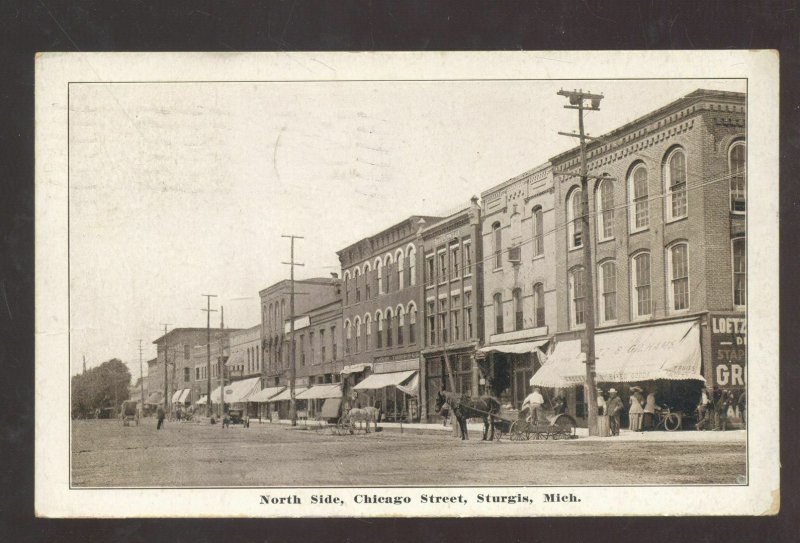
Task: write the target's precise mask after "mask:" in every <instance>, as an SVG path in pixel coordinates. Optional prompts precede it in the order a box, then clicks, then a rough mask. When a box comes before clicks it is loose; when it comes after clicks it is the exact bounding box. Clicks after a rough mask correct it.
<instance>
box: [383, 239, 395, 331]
mask: <svg viewBox="0 0 800 543" xmlns="http://www.w3.org/2000/svg"><path fill="white" fill-rule="evenodd" d="M393 264H394V260H393V259H392V255H390V254H389V255H386V257H385V258H384V262H383V270H384V274H385V276H384V279H383V281H384V283H383V288H384V290H385V291H386V292H387V293H389V292H391V291H392V282H391V277H392V274H391V272H392V268H393ZM387 346H388V345H387Z"/></svg>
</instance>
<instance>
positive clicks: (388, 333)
mask: <svg viewBox="0 0 800 543" xmlns="http://www.w3.org/2000/svg"><path fill="white" fill-rule="evenodd" d="M385 319H386V346H387V347H391V346H392V343H393V342H392V327H393V326H394V319H393V317H392V310H391V309H387V310H386V317H385Z"/></svg>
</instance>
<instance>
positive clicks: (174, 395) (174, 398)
mask: <svg viewBox="0 0 800 543" xmlns="http://www.w3.org/2000/svg"><path fill="white" fill-rule="evenodd" d="M181 394H183V390H176V391H175V392H173V393H172V403H178V402H179V401H181Z"/></svg>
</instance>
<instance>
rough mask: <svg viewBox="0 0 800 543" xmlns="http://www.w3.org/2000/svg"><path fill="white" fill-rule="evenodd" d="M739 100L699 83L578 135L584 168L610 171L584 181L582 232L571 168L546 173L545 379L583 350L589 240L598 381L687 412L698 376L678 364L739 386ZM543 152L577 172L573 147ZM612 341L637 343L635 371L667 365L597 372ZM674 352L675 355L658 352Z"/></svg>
mask: <svg viewBox="0 0 800 543" xmlns="http://www.w3.org/2000/svg"><path fill="white" fill-rule="evenodd" d="M745 98H746V97H745V95H744V94H741V93H732V92H722V91H711V90H702V89H701V90H697V91H695V92H692V93H690V94H688V95H686V96H684V97H683V98H681V99H679V100H676V101H675V102H672V103H671V104H668V105H666V106H665V107H663V108H660V109H658V110H656V111H653V112H652V113H649V114H647V115H645V116H643V117H641V118H639V119H636V120H635V121H633V122H630V123H628V124H626V125H624V126H622V127H620V128H618V129H616V130H614V131H612V132H610V133H608V134H605V135H604V136H602V137H600V138H597V139H596V140H593V141H592V142H591V143H589V144H588V148H587V158H588V168H589V174H590V175H593V176H607V177H608V179H602V180H592V182H591V183H590V188H589V190H590V195H589V202H590V203H589V213H590V217H591V221H590V228H589V231H588V232H583V231H582V226H581V222H580V219H581V215H582V213H581V209H580V205H579V203H578V202H579V198H580V183H579V179H578V178H577V177H573V176H558V177H557V180H556V182H555V183H554V186H555V191H554V202H555V224H557V225H563V227H561V228H558V229H557V230H556V232H555V242H556V243H555V245H556V251H555V253H556V269H555V275H556V289H555V290H556V304H557V310H556V311H555V320H550V315H549V314H548V322H549V323H551V324H555V329H554V331H555V339H556V344H555V349H554V350H552V352H551V355H550V357H549V359H548V360H550V359H552V361H553V363H554V364H553V366H552V368H550V370H552V371H549V372H543V374H542V376H540V377H541V379H539V381H541V382H544V381H547V378H548V375H546V374H550V373H552V375H550V376H549V377H553V376H555V374H556V373H557V372H556V370H557V369H558V367H559V366H558V364H561V365H562V366H563V367H564V368H566V367H567V366H569V365H570V364H573V359H574V358H575V355H576V354H577V353H578V352H580V350H581V347H580V341H579V340H580V338H581V337H582V336H583V335H584V334H583V333H582V331H583V329H584V319H585V312H584V303H585V295H586V291H585V274H584V270H583V251H582V246H583V245H582V244H584V243H591V244H592V255H593V268H594V270H593V271H594V277H595V281H594V283H595V292H596V295H597V296H596V300H595V305H596V315H595V320H596V323H597V336H596V344H597V345H598V353H597V355H598V362H597V374H598V381H600V382H601V383H605V384H604V386H606V387H607V386H615V388H617V389H618V390H621V391H622V395H623V397H626V396H627V394H628V388H629V385H631V384H633V382H637V383H641V384H643V385H644V387H645V388H647V389H651V390H657V391H658V394H659V396H660V397H661V398H663V399H666V400H667V401H668V402H670V401H671V402H672V403H673V406H675V407H678V408H683V409H685V410H689V411H690V410H691V409H692V405H691V403H692V402H693V401H696V400H695V399H692V398H691V395H692V394H691V390H695V391H696V390H697V389H698V388H699V382H700V381H697V380H695V379H694V378H693V377H691V375H690V374H692V375H697V374H699V375H702V376H703V377H704V378H705V379H706V381H707V382H708V383H709V384H710V385H720V386H723V387H732V388H733V389H734V392H735V393H739V392H740V391H741V390H742V389H743V385H744V367H745V365H746V356H745V347H744V345H745V344H746V339H745V330H746V320H745V306H746V239H745V212H746V177H745V175H746V173H745V160H746V147H745V145H746V144H745V119H746V109H745V108H746V106H745ZM550 161H551V163H552V167H553V169H554V170H556V171H558V172H573V173H574V172H577V171H578V170H579V168H580V155H579V149H578V148H574V149H571V150H569V151H567V152H565V153H562V154H560V155H558V156H556V157H553V158H552V159H551V160H550ZM490 220H491V219H490V218H487V219H486V221H487V222H488V221H490ZM548 311H549V309H548ZM623 351H624V352H625V353H636V352H640V353H645V352H646V353H649V360H643V359H640V360H638V362H637V361H634V362H637V363H643V364H644V365H643V368H644V366H646V365H647V364H651V363H652V362H653V361H654V360H662V362H663V361H666V362H664V363H666V364H667V365H669V364H673V365H672V366H670V371H674V375H669V376H662V377H658V378H657V379H655V378H653V377H654V375H651V374H648V371H650V370H647V371H645V369H642V370H641V372H640V377H641V378H640V379H634V378H633V377H632V376H631V375H627V374H626V373H625V372H627V371H630V369H626V370H624V371H622V370H620V371H618V372H617V373H616V374H615V376H612V377H609V376H608V375H609V373H608V372H611V369H610V366H612V365H614V364H617V363H618V361H619V360H620V359H623V358H625V357H626V356H628V354H624V355H622V354H618V353H620V352H623ZM615 353H616V354H615ZM676 353H678V354H676ZM679 355H680V356H684V357H685V359H684V360H675V361H670V360H668V359H669V358H670V357H672V358H675V357H676V356H679ZM549 364H550V362H549V361H548V365H549ZM573 365H574V364H573ZM562 369H563V368H562ZM573 369H575V371H574V372H573V373H576V372H577V371H578V370H579V367H578V366H575V367H574V368H573ZM617 369H619V368H617ZM561 373H562V377H563V376H564V374H565V372H564V371H562V372H561ZM566 373H568V372H566ZM611 373H613V372H611ZM604 375H605V377H604ZM648 376H649V378H648ZM539 381H537V380H536V379H535V380H534V382H539ZM575 382H576V383H577V382H579V381H575ZM567 392H568V393H569V394H568V399H569V405H570V409H571V411H572V412H573V413H577V415H578V416H583V415H584V414H585V411H586V409H585V404H584V402H583V398H584V390H583V387H581V386H572V387H567ZM678 403H681V405H676V404H678ZM695 405H696V404H695Z"/></svg>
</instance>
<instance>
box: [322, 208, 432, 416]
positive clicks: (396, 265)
mask: <svg viewBox="0 0 800 543" xmlns="http://www.w3.org/2000/svg"><path fill="white" fill-rule="evenodd" d="M440 219H441V218H440V217H423V216H419V215H413V216H411V217H409V218H407V219H405V220H403V221H401V222H399V223H397V224H394V225H392V226H391V227H389V228H387V229H386V230H384V231H382V232H380V233H378V234H375V235H374V236H370V237H367V238H364V239H361V240H359V241H357V242H355V243H353V244H352V245H350V246H348V247H345V248H344V249H342V250H340V251H337V254H338V255H339V261H340V263H341V266H342V277H343V281H344V288H343V294H344V296H343V298H344V300H343V310H342V312H343V316H342V318H343V326H344V331H343V332H344V334H343V340H344V367H343V369H342V375H343V387H344V394H345V397H346V399H347V401H348V402H350V403H351V404H361V405H364V404H369V405H375V404H378V403H379V404H380V406H381V408H382V409H383V411H384V413H385V414H386V417H387V418H389V419H392V418H411V419H418V418H419V417H420V410H419V407H420V405H419V403H418V402H419V395H418V391H417V389H415V387H417V388H418V380H419V375H418V372H419V370H420V351H421V349H422V346H423V338H422V337H421V335H420V330H421V323H420V322H419V314H418V311H419V308H420V304H421V289H420V283H421V277H422V272H421V271H420V268H421V264H422V259H421V249H420V248H419V247H418V246H417V244H418V237H417V234H418V232H419V230H420V229H421V228H424V227H425V226H427V225H430V224H432V223H434V222H437V221H439V220H440ZM369 374H372V375H369ZM377 375H383V377H375V376H377ZM365 377H366V379H369V381H367V380H366V379H364V378H365ZM373 377H374V378H373ZM362 381H363V382H362ZM398 386H400V387H407V388H405V389H403V388H400V389H398ZM355 387H358V388H355ZM373 387H375V388H373ZM402 390H405V391H406V392H402ZM407 392H412V393H411V394H409V393H407ZM409 400H410V401H409Z"/></svg>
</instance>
